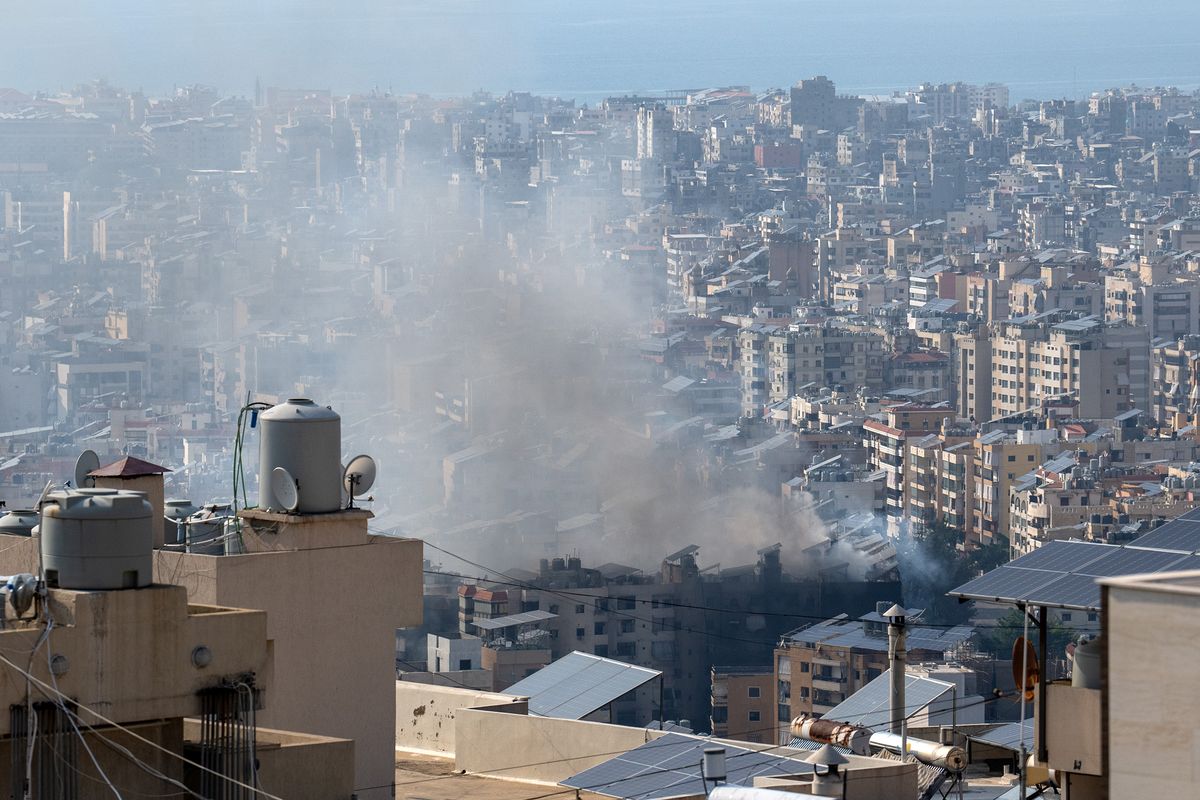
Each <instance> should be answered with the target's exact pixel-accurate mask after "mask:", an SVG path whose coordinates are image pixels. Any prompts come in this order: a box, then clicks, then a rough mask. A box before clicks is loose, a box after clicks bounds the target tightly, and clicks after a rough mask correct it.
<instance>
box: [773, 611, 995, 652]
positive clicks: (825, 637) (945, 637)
mask: <svg viewBox="0 0 1200 800" xmlns="http://www.w3.org/2000/svg"><path fill="white" fill-rule="evenodd" d="M974 632H975V629H974V628H972V627H971V626H970V625H956V626H954V627H953V628H950V629H946V628H936V627H921V626H919V625H913V626H910V627H909V629H908V649H909V650H932V651H934V652H945V651H946V650H952V649H954V647H955V646H957V645H959V644H961V643H963V642H965V641H966V640H967V639H970V638H971V635H972V634H973V633H974ZM788 636H789V638H791V639H792V641H796V642H804V643H808V644H824V645H829V646H831V647H853V648H857V649H859V650H876V651H878V652H881V653H886V652H887V649H888V637H887V634H882V635H876V634H872V633H869V632H868V631H867V629H866V627H865V626H864V625H863V623H862V622H861V621H858V620H851V619H846V618H839V619H830V620H826V621H824V622H819V623H817V624H816V625H810V626H809V627H807V628H802V629H800V630H798V631H793V632H792V633H790V634H788Z"/></svg>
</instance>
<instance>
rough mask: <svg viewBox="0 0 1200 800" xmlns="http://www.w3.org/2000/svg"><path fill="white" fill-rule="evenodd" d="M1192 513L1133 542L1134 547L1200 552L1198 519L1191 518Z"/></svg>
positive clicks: (1199, 523) (1199, 524)
mask: <svg viewBox="0 0 1200 800" xmlns="http://www.w3.org/2000/svg"><path fill="white" fill-rule="evenodd" d="M1193 514H1194V512H1189V513H1188V514H1185V515H1184V516H1182V517H1177V518H1176V519H1173V520H1171V521H1170V522H1168V523H1165V524H1163V525H1160V526H1159V527H1158V528H1155V529H1154V530H1152V531H1150V532H1149V533H1147V534H1146V535H1145V536H1140V537H1138V538H1137V539H1135V540H1134V541H1133V544H1134V546H1136V547H1153V548H1154V549H1156V550H1181V551H1184V552H1187V553H1194V552H1196V551H1197V550H1200V519H1197V518H1194V517H1193V518H1191V519H1189V517H1192V515H1193Z"/></svg>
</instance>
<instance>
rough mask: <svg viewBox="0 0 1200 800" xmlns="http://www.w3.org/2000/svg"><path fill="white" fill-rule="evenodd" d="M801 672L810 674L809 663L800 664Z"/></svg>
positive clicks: (802, 662)
mask: <svg viewBox="0 0 1200 800" xmlns="http://www.w3.org/2000/svg"><path fill="white" fill-rule="evenodd" d="M800 671H801V672H808V662H807V661H801V662H800Z"/></svg>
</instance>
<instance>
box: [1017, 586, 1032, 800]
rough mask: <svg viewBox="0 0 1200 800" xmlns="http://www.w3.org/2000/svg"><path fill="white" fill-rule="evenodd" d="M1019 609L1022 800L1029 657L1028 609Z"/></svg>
mask: <svg viewBox="0 0 1200 800" xmlns="http://www.w3.org/2000/svg"><path fill="white" fill-rule="evenodd" d="M1020 609H1021V615H1022V616H1023V617H1024V618H1025V621H1024V628H1023V629H1022V631H1021V643H1022V644H1023V645H1024V647H1022V648H1021V685H1020V686H1018V687H1017V691H1019V692H1020V693H1021V764H1020V767H1021V769H1020V775H1019V779H1018V784H1019V786H1020V793H1019V794H1018V795H1017V796H1018V797H1020V798H1022V800H1024V798H1025V794H1026V792H1025V790H1026V788H1027V785H1026V783H1025V779H1026V776H1025V762H1026V761H1028V760H1029V750H1028V749H1027V748H1026V747H1025V687H1026V686H1028V685H1029V657H1028V655H1027V652H1028V651H1027V650H1026V648H1028V646H1029V609H1028V608H1026V607H1025V606H1020Z"/></svg>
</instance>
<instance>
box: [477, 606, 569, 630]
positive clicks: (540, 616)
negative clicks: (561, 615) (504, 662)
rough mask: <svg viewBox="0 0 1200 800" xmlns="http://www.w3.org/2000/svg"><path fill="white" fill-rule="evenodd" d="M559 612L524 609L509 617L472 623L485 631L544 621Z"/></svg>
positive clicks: (552, 617) (479, 620)
mask: <svg viewBox="0 0 1200 800" xmlns="http://www.w3.org/2000/svg"><path fill="white" fill-rule="evenodd" d="M557 616H558V614H551V613H550V612H549V611H540V610H539V611H524V612H522V613H520V614H510V615H508V616H507V617H496V618H495V619H477V620H475V621H474V622H473V623H472V624H473V625H474V626H475V627H476V628H479V629H480V630H484V631H495V630H499V629H501V628H511V627H513V626H515V625H528V624H530V623H532V622H543V621H545V620H548V619H554V618H555V617H557Z"/></svg>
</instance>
